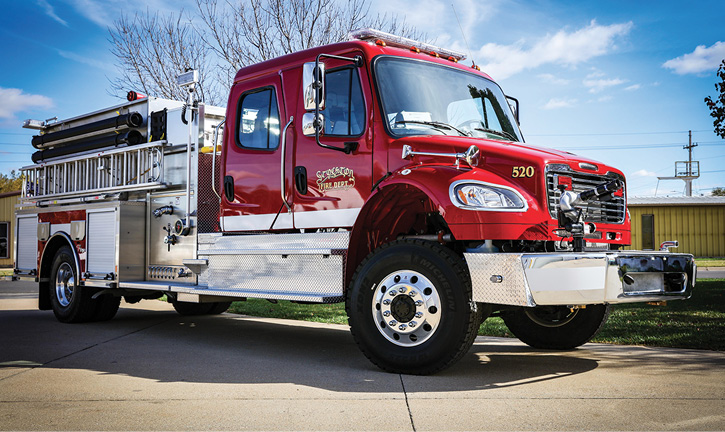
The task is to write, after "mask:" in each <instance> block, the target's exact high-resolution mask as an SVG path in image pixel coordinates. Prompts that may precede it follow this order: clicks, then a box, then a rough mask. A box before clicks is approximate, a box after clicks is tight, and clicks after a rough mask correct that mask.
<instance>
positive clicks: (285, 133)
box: [279, 116, 295, 213]
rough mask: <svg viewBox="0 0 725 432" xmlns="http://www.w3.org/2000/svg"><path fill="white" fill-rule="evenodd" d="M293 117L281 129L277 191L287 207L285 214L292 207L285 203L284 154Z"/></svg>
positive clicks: (289, 211)
mask: <svg viewBox="0 0 725 432" xmlns="http://www.w3.org/2000/svg"><path fill="white" fill-rule="evenodd" d="M294 119H295V118H294V117H293V116H290V118H289V121H288V122H287V124H286V125H285V126H284V129H282V143H281V144H280V147H281V151H280V153H281V154H282V169H281V170H280V173H281V177H282V186H281V187H280V189H279V192H280V194H281V195H282V202H283V203H284V206H285V207H287V213H292V207H290V205H289V203H288V202H287V190H286V189H287V187H286V184H285V169H284V166H285V156H286V155H287V152H286V146H287V129H288V128H289V127H290V125H291V124H292V122H293V121H294Z"/></svg>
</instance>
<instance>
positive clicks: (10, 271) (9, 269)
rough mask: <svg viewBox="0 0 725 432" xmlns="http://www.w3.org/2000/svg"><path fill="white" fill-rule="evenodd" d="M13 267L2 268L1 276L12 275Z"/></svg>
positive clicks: (0, 270)
mask: <svg viewBox="0 0 725 432" xmlns="http://www.w3.org/2000/svg"><path fill="white" fill-rule="evenodd" d="M12 274H13V269H11V268H7V269H0V276H12Z"/></svg>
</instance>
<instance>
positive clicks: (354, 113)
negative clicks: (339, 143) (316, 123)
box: [321, 68, 365, 136]
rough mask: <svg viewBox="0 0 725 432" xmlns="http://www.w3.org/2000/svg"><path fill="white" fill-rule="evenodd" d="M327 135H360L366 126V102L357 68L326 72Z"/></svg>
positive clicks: (325, 112) (324, 113) (324, 111)
mask: <svg viewBox="0 0 725 432" xmlns="http://www.w3.org/2000/svg"><path fill="white" fill-rule="evenodd" d="M325 85H326V86H327V88H326V91H325V93H326V94H325V109H324V110H322V111H321V112H322V113H323V115H324V116H325V135H333V136H334V135H337V136H358V135H360V134H362V132H363V128H364V127H365V102H364V100H363V95H362V88H361V87H360V78H359V77H358V73H357V69H354V68H344V69H337V70H332V71H329V72H327V74H325Z"/></svg>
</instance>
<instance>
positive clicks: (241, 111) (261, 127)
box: [237, 87, 279, 150]
mask: <svg viewBox="0 0 725 432" xmlns="http://www.w3.org/2000/svg"><path fill="white" fill-rule="evenodd" d="M237 113H238V114H237V131H238V132H237V145H239V146H241V147H243V148H253V149H263V150H274V149H276V148H277V147H278V146H279V109H278V107H277V97H276V95H275V92H274V88H272V87H267V88H263V89H258V90H253V91H251V92H247V93H244V94H243V95H242V97H241V98H240V100H239V106H238V107H237Z"/></svg>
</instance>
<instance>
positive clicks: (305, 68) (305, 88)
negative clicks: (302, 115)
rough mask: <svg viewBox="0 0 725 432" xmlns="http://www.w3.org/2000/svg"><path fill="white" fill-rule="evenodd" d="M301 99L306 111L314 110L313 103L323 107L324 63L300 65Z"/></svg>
mask: <svg viewBox="0 0 725 432" xmlns="http://www.w3.org/2000/svg"><path fill="white" fill-rule="evenodd" d="M302 100H303V104H304V106H305V110H306V111H314V110H315V103H319V106H320V109H321V110H322V109H325V64H324V63H320V64H319V67H316V66H315V62H309V63H305V64H303V65H302Z"/></svg>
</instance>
